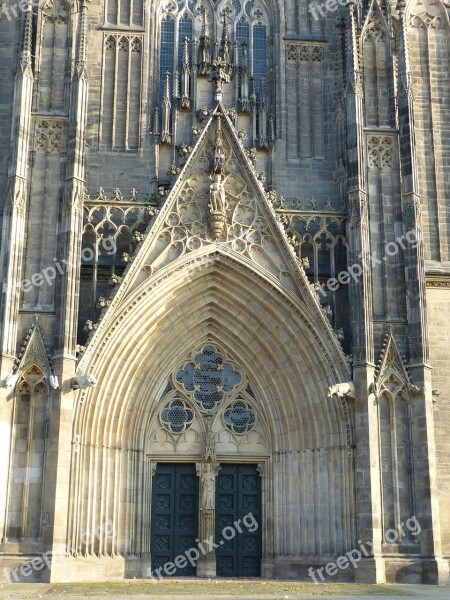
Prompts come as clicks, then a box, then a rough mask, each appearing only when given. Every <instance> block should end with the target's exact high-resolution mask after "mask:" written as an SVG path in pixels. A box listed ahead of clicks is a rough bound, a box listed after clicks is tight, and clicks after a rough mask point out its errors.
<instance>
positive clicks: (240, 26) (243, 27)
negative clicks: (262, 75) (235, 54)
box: [236, 19, 250, 61]
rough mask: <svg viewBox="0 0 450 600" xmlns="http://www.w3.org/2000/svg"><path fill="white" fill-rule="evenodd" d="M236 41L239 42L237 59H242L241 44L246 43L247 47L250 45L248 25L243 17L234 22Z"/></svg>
mask: <svg viewBox="0 0 450 600" xmlns="http://www.w3.org/2000/svg"><path fill="white" fill-rule="evenodd" d="M236 41H237V42H238V44H239V60H240V61H242V46H243V45H244V44H246V46H247V49H248V48H249V47H250V25H249V24H248V23H247V21H245V19H241V20H240V21H238V23H237V24H236Z"/></svg>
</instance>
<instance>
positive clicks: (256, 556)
mask: <svg viewBox="0 0 450 600" xmlns="http://www.w3.org/2000/svg"><path fill="white" fill-rule="evenodd" d="M249 513H251V514H252V515H253V517H254V521H256V522H257V523H258V529H256V531H252V532H251V531H249V529H254V527H253V525H252V527H250V528H248V527H246V526H245V525H244V524H243V523H242V519H243V518H244V517H245V516H246V515H249ZM239 519H241V523H240V528H241V529H242V533H239V531H238V528H237V527H236V526H235V525H233V523H235V522H236V521H238V520H239ZM247 523H248V524H250V518H248V520H247ZM251 523H253V520H251ZM225 527H231V528H232V529H233V530H234V531H235V533H236V535H235V536H234V538H233V539H229V540H226V539H224V535H223V534H224V533H225V532H224V529H225ZM225 537H231V529H229V530H226V535H225ZM221 542H222V543H221ZM216 543H217V544H219V548H218V549H217V550H216V556H217V575H218V576H221V577H259V576H260V575H261V554H262V543H261V478H260V476H259V473H258V471H257V470H256V465H227V464H223V465H221V469H220V471H219V474H218V477H217V493H216Z"/></svg>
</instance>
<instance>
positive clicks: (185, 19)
mask: <svg viewBox="0 0 450 600" xmlns="http://www.w3.org/2000/svg"><path fill="white" fill-rule="evenodd" d="M162 8H163V12H162V13H161V20H160V43H159V103H160V105H162V101H163V97H164V92H165V91H166V92H167V91H168V90H170V96H171V99H173V98H174V97H175V98H178V97H180V95H181V96H182V76H183V69H184V70H185V71H186V69H187V65H189V70H192V67H193V63H194V62H195V63H197V65H198V74H199V75H205V74H207V71H208V64H207V63H210V62H211V61H212V60H213V59H214V56H215V54H216V53H217V52H218V51H219V49H220V44H221V40H222V39H223V24H224V16H226V22H227V31H228V38H229V42H230V44H231V46H232V48H233V52H231V55H232V56H231V60H232V63H233V65H232V66H233V68H234V72H235V73H239V74H240V76H239V79H242V78H244V80H246V79H248V96H249V97H251V96H252V94H253V95H254V97H258V96H259V93H260V91H261V90H262V89H263V88H264V81H263V80H264V79H265V78H266V77H267V72H268V49H267V43H268V42H267V41H268V36H269V19H268V14H267V9H266V7H265V5H264V3H263V1H262V0H244V1H240V0H212V1H210V0H169V1H168V2H165V3H163V4H162ZM205 46H206V47H205ZM209 66H210V65H209ZM168 74H169V75H168ZM237 79H238V78H236V80H237ZM246 88H247V84H246V83H245V82H244V85H243V93H244V94H247V91H246ZM244 105H245V102H244Z"/></svg>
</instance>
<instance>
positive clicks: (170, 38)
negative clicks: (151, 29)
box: [159, 19, 175, 102]
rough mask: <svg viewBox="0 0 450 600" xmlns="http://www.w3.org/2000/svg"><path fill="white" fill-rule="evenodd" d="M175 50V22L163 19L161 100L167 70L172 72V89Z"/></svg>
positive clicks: (160, 74) (160, 63)
mask: <svg viewBox="0 0 450 600" xmlns="http://www.w3.org/2000/svg"><path fill="white" fill-rule="evenodd" d="M174 52H175V23H174V22H173V20H172V19H164V20H163V21H161V43H160V55H159V60H160V62H159V65H160V66H159V98H160V102H161V100H162V97H163V94H164V82H165V79H166V72H167V71H169V73H170V86H171V87H170V89H172V78H173V63H174Z"/></svg>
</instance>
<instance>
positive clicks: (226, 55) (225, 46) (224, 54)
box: [219, 12, 231, 68]
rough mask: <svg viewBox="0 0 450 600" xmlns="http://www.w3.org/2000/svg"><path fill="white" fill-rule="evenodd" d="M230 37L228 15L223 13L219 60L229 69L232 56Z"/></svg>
mask: <svg viewBox="0 0 450 600" xmlns="http://www.w3.org/2000/svg"><path fill="white" fill-rule="evenodd" d="M230 48H231V42H230V35H229V33H228V24H227V13H226V12H224V13H223V23H222V42H221V44H220V54H219V58H220V59H221V60H222V61H223V62H224V63H225V65H227V67H228V68H229V67H230V66H231V65H230V61H231V56H230Z"/></svg>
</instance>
